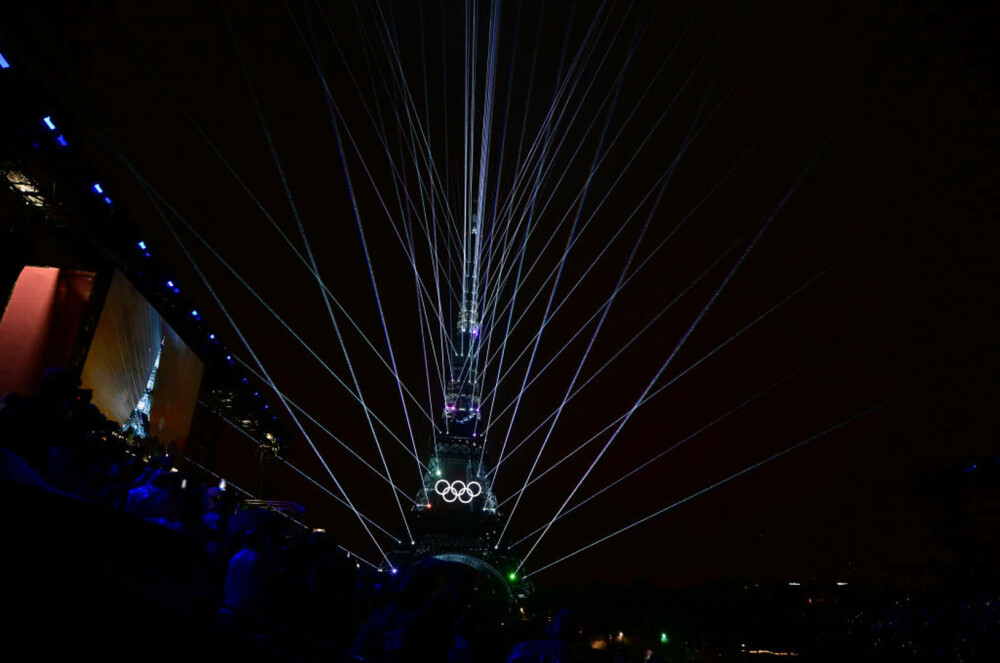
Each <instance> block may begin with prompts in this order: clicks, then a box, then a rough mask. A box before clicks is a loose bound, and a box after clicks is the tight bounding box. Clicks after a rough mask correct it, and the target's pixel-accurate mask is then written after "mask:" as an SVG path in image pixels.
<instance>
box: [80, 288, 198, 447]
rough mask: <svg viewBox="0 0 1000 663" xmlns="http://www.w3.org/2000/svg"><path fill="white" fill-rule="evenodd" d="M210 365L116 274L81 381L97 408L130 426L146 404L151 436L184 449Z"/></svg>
mask: <svg viewBox="0 0 1000 663" xmlns="http://www.w3.org/2000/svg"><path fill="white" fill-rule="evenodd" d="M204 368H205V367H204V364H203V363H202V361H201V360H200V359H199V358H198V357H197V356H196V355H195V354H194V352H192V351H191V349H190V348H189V347H188V346H187V345H186V344H185V343H184V341H182V340H181V338H180V336H178V335H177V333H176V332H175V331H174V330H173V329H172V328H171V327H170V325H168V324H167V323H166V321H164V320H163V318H162V316H160V314H159V313H158V312H157V311H156V309H155V308H153V306H152V305H151V304H150V303H149V302H148V301H147V300H146V298H145V297H143V296H142V294H141V293H140V292H139V291H138V290H136V288H135V287H134V286H133V285H132V284H131V283H130V282H129V280H128V279H127V278H126V277H125V276H124V275H123V274H121V272H115V275H114V278H113V280H112V282H111V287H110V289H109V290H108V295H107V298H106V299H105V302H104V307H103V308H102V310H101V317H100V320H99V321H98V324H97V329H96V331H95V332H94V339H93V341H92V342H91V344H90V349H89V351H88V353H87V360H86V362H85V363H84V366H83V373H82V375H81V379H82V381H83V388H85V389H91V390H93V403H94V404H95V405H96V406H97V407H98V408H100V410H101V412H103V413H104V414H105V415H106V416H107V417H108V418H109V419H114V420H115V421H117V422H119V423H122V424H124V423H125V422H127V421H129V419H130V417H133V416H134V415H133V413H134V412H135V411H136V409H137V408H139V407H140V406H141V405H142V404H143V403H144V404H145V409H146V413H145V418H146V419H148V422H145V423H146V426H147V428H148V429H147V431H145V432H146V433H147V434H148V435H149V436H150V437H157V438H159V441H160V443H161V445H163V446H166V445H168V444H170V443H171V442H173V443H176V444H177V446H178V447H179V448H180V449H181V450H183V449H184V447H185V445H186V443H187V438H188V432H189V430H190V428H191V418H192V416H193V414H194V408H195V405H196V404H197V402H198V390H199V388H200V386H201V378H202V374H203V373H204Z"/></svg>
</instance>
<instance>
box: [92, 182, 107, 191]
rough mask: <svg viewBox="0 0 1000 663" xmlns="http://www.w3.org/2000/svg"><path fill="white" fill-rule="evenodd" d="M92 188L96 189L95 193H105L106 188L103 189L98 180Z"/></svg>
mask: <svg viewBox="0 0 1000 663" xmlns="http://www.w3.org/2000/svg"><path fill="white" fill-rule="evenodd" d="M90 188H91V189H93V190H94V193H104V189H102V188H101V185H100V184H98V183H97V182H94V183H93V184H91V185H90Z"/></svg>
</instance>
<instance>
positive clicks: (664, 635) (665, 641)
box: [660, 633, 670, 645]
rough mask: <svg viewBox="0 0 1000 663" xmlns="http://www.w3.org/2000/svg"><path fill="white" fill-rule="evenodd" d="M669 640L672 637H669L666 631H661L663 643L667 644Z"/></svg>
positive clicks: (661, 641)
mask: <svg viewBox="0 0 1000 663" xmlns="http://www.w3.org/2000/svg"><path fill="white" fill-rule="evenodd" d="M668 642H670V639H669V638H668V637H667V634H666V633H661V634H660V643H662V644H664V645H665V644H667V643H668Z"/></svg>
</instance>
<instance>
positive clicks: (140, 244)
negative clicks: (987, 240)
mask: <svg viewBox="0 0 1000 663" xmlns="http://www.w3.org/2000/svg"><path fill="white" fill-rule="evenodd" d="M139 248H140V249H142V250H143V251H145V250H146V242H139Z"/></svg>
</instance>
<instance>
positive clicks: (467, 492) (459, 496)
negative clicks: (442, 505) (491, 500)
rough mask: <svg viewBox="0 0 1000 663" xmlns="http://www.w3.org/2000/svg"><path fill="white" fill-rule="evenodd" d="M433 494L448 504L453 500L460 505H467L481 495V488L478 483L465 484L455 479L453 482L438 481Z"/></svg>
mask: <svg viewBox="0 0 1000 663" xmlns="http://www.w3.org/2000/svg"><path fill="white" fill-rule="evenodd" d="M434 492H435V493H437V494H438V495H440V496H441V497H442V498H444V501H445V502H448V503H449V504H451V503H452V502H454V501H455V500H458V501H459V502H461V503H462V504H468V503H470V502H471V501H472V500H474V499H475V498H477V497H479V496H480V495H481V494H482V493H483V486H482V484H480V483H479V482H478V481H470V482H469V483H465V482H464V481H459V480H457V479H456V480H455V481H448V480H447V479H438V481H437V483H435V484H434Z"/></svg>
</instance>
